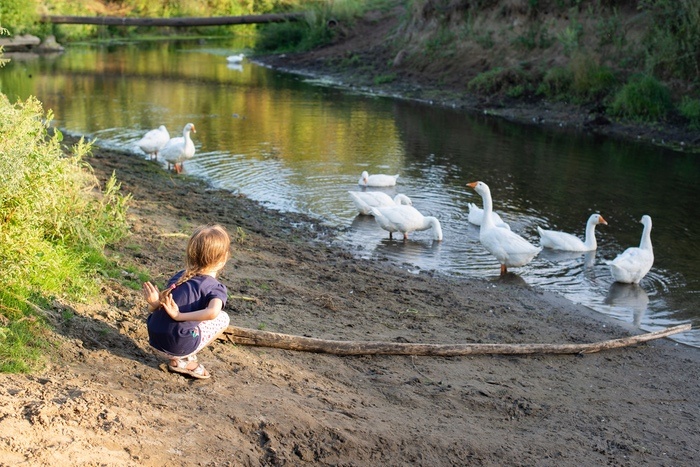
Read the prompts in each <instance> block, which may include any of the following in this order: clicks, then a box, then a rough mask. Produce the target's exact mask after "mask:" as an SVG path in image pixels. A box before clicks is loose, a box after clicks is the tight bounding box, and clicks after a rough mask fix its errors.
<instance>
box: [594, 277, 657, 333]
mask: <svg viewBox="0 0 700 467" xmlns="http://www.w3.org/2000/svg"><path fill="white" fill-rule="evenodd" d="M604 303H605V304H606V305H610V306H614V307H619V308H626V309H629V310H631V311H632V312H633V319H632V323H633V324H634V325H635V326H639V324H640V323H641V322H642V318H643V317H644V312H645V311H646V309H647V305H648V304H649V295H647V293H646V291H645V290H644V289H643V288H642V287H641V286H640V285H639V284H623V283H620V282H613V284H612V285H611V286H610V290H608V295H607V296H606V297H605V301H604Z"/></svg>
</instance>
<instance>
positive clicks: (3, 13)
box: [0, 0, 37, 35]
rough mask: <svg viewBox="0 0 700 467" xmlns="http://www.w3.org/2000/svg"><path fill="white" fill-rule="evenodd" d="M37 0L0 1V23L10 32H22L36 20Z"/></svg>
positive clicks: (15, 33)
mask: <svg viewBox="0 0 700 467" xmlns="http://www.w3.org/2000/svg"><path fill="white" fill-rule="evenodd" d="M36 9H37V0H2V1H1V2H0V25H1V26H2V27H4V28H7V29H8V30H9V31H10V33H11V34H13V35H18V34H23V33H25V32H27V31H28V30H30V29H31V26H32V24H33V23H34V22H35V21H36V18H37V14H36Z"/></svg>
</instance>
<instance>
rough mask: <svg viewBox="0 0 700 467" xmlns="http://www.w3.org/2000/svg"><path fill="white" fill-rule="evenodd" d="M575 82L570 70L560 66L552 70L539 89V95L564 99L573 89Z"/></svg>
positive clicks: (545, 76)
mask: <svg viewBox="0 0 700 467" xmlns="http://www.w3.org/2000/svg"><path fill="white" fill-rule="evenodd" d="M573 81H574V73H573V72H572V71H571V70H570V69H569V68H566V67H559V66H558V67H553V68H550V69H549V70H547V73H545V75H544V77H543V78H542V82H541V83H540V84H539V86H538V87H537V94H540V95H543V96H545V97H547V98H550V99H561V98H564V97H566V95H567V94H568V92H569V90H570V89H571V84H572V83H573Z"/></svg>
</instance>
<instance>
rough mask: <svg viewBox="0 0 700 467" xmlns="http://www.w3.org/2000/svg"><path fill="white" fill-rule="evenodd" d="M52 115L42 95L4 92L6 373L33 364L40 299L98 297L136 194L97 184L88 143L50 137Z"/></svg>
mask: <svg viewBox="0 0 700 467" xmlns="http://www.w3.org/2000/svg"><path fill="white" fill-rule="evenodd" d="M51 118H52V115H51V112H48V113H47V115H44V112H43V109H42V106H41V104H40V103H39V102H38V101H37V100H36V99H35V98H30V99H28V100H27V101H25V102H22V101H18V102H17V103H15V104H11V103H10V102H9V100H8V99H7V97H6V96H4V95H2V94H0V134H2V138H0V264H2V267H1V268H0V284H2V293H0V371H28V370H29V369H30V368H31V361H32V360H33V359H35V358H38V357H37V356H36V354H35V353H33V350H36V348H38V347H40V346H41V345H42V344H41V342H42V339H41V338H40V337H41V335H42V334H43V333H44V331H43V329H44V323H45V319H44V318H45V317H46V315H45V314H43V313H42V312H41V310H42V308H41V306H40V305H41V304H43V303H46V302H48V301H49V300H50V299H51V298H52V297H66V298H68V299H72V300H81V299H85V298H87V297H90V296H94V295H95V294H96V293H97V292H98V290H99V288H98V283H97V281H95V272H96V270H97V269H98V268H99V267H100V262H103V261H104V254H103V248H104V247H105V246H106V245H107V244H109V243H113V242H116V241H118V240H119V239H121V238H122V237H124V236H125V235H126V234H127V232H128V227H127V222H126V209H127V204H128V201H129V197H128V196H127V197H125V196H122V195H121V194H120V193H119V185H118V184H117V182H116V180H115V179H114V177H112V179H111V180H110V181H109V183H108V184H107V186H106V188H105V189H104V190H100V189H99V188H98V182H97V179H96V178H95V176H94V175H93V174H92V173H91V172H90V171H89V170H88V169H89V167H88V166H87V165H86V164H85V163H84V162H83V158H84V157H85V155H86V154H87V153H88V151H89V149H90V148H89V145H87V144H85V143H83V142H82V141H81V143H80V144H78V145H76V146H75V147H74V148H73V151H72V154H70V155H65V154H64V151H63V150H62V148H61V134H60V132H56V134H55V135H54V136H53V137H50V136H49V134H48V131H47V127H46V124H44V123H43V122H46V121H50V120H51ZM29 347H31V348H29ZM34 363H36V362H34Z"/></svg>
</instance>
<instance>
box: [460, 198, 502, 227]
mask: <svg viewBox="0 0 700 467" xmlns="http://www.w3.org/2000/svg"><path fill="white" fill-rule="evenodd" d="M467 206H468V207H469V216H468V217H467V220H468V221H469V222H470V223H472V224H474V225H481V219H483V217H484V210H483V209H481V208H480V207H479V206H477V205H476V204H474V203H468V204H467ZM491 218H492V219H493V223H494V224H496V227H501V228H503V229H508V230H510V226H509V225H508V224H506V223H505V222H503V219H501V216H499V215H498V213H497V212H496V211H492V212H491Z"/></svg>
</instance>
